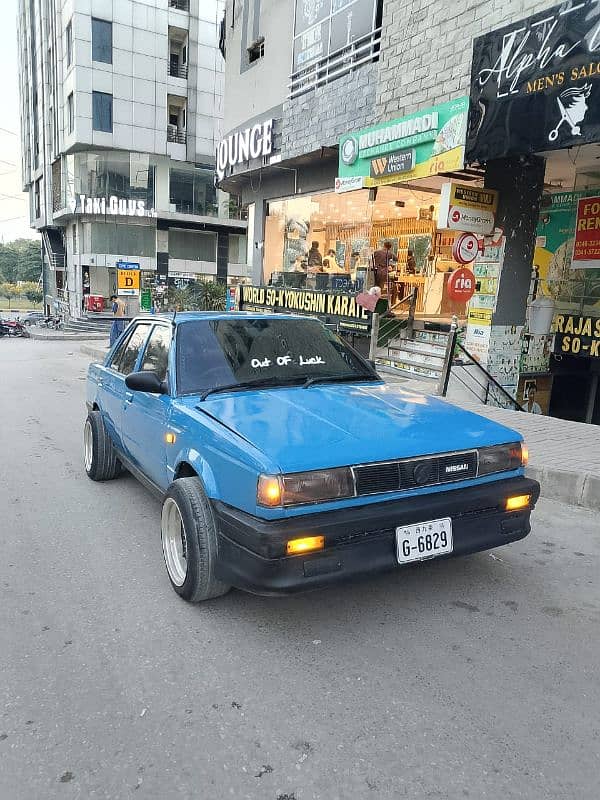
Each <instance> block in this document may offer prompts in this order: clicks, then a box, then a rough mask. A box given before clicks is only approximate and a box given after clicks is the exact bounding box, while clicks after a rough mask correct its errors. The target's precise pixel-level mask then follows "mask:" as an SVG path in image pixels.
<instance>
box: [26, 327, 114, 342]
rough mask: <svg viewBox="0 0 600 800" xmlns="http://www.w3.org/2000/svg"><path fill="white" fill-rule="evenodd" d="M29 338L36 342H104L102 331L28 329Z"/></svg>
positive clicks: (104, 337)
mask: <svg viewBox="0 0 600 800" xmlns="http://www.w3.org/2000/svg"><path fill="white" fill-rule="evenodd" d="M29 338H30V339H35V340H36V341H37V342H101V341H102V342H105V341H106V336H105V334H103V333H63V332H61V331H49V332H48V333H46V332H45V331H44V332H43V333H42V332H41V331H34V330H30V331H29Z"/></svg>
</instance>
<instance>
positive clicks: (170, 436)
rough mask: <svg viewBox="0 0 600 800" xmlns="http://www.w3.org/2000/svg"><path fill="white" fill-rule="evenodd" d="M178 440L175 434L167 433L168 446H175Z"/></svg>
mask: <svg viewBox="0 0 600 800" xmlns="http://www.w3.org/2000/svg"><path fill="white" fill-rule="evenodd" d="M176 440H177V437H176V436H175V434H174V433H171V432H169V433H165V442H166V443H167V444H175V442H176Z"/></svg>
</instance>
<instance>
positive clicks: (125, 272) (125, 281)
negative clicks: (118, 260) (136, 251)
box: [117, 265, 141, 297]
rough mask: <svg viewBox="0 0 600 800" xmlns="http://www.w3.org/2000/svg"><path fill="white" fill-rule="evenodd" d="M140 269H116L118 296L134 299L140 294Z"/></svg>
mask: <svg viewBox="0 0 600 800" xmlns="http://www.w3.org/2000/svg"><path fill="white" fill-rule="evenodd" d="M140 274H141V273H140V268H139V265H138V267H137V269H136V268H132V269H122V268H118V269H117V290H118V294H120V295H126V296H131V297H135V296H137V295H138V294H139V292H140Z"/></svg>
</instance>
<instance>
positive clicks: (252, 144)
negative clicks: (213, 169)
mask: <svg viewBox="0 0 600 800" xmlns="http://www.w3.org/2000/svg"><path fill="white" fill-rule="evenodd" d="M273 123H274V120H272V119H268V120H266V121H265V122H259V123H257V124H256V125H253V126H252V127H251V128H246V129H245V130H243V131H237V133H232V134H231V135H230V136H227V138H225V139H223V141H222V142H221V143H220V144H219V146H218V148H217V177H218V179H219V180H220V181H222V180H223V178H224V177H225V175H226V174H227V169H228V168H229V169H231V168H232V167H235V166H236V165H237V164H245V163H246V162H248V161H253V160H254V159H256V158H264V157H265V156H270V155H271V153H272V152H273Z"/></svg>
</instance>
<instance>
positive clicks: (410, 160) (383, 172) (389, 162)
mask: <svg viewBox="0 0 600 800" xmlns="http://www.w3.org/2000/svg"><path fill="white" fill-rule="evenodd" d="M414 168H415V151H414V149H413V148H411V149H410V150H399V151H398V152H397V153H390V154H389V155H387V156H380V157H379V158H374V159H373V160H372V161H371V178H386V177H389V176H390V175H399V174H400V173H402V172H410V171H411V170H413V169H414Z"/></svg>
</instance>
